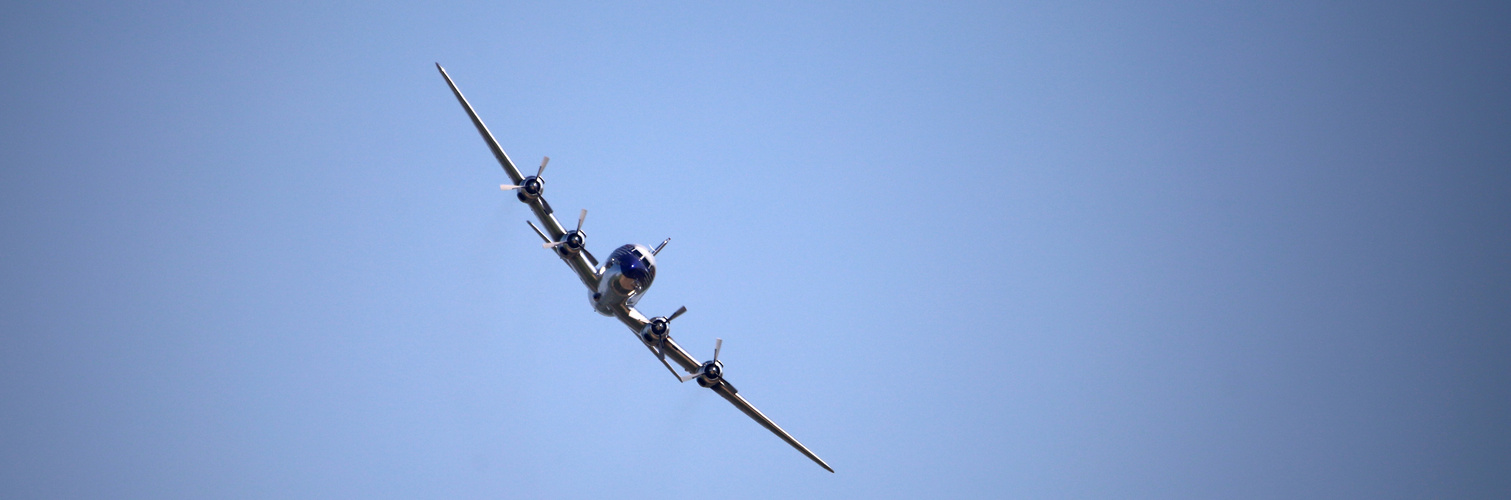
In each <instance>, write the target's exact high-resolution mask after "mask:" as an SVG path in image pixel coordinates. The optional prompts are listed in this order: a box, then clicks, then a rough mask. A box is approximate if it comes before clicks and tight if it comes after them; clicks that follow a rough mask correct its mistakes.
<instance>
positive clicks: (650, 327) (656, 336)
mask: <svg viewBox="0 0 1511 500" xmlns="http://www.w3.org/2000/svg"><path fill="white" fill-rule="evenodd" d="M671 333H672V329H671V325H670V324H669V321H668V320H667V319H666V316H657V317H654V318H651V320H650V322H647V323H646V324H645V327H644V328H641V329H640V338H641V339H643V340H645V343H647V344H651V345H659V344H660V343H661V341H662V340H664V339H666V337H667V336H668V335H671Z"/></svg>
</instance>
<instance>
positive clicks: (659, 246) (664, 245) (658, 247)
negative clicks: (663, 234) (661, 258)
mask: <svg viewBox="0 0 1511 500" xmlns="http://www.w3.org/2000/svg"><path fill="white" fill-rule="evenodd" d="M671 242H672V239H671V238H667V239H666V241H663V242H661V244H660V245H656V249H655V250H651V255H656V254H658V253H661V249H662V248H666V244H667V243H671Z"/></svg>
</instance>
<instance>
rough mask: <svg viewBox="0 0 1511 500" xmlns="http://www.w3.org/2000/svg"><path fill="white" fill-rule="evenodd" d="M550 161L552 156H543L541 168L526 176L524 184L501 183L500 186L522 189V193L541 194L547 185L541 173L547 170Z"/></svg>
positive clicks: (504, 188)
mask: <svg viewBox="0 0 1511 500" xmlns="http://www.w3.org/2000/svg"><path fill="white" fill-rule="evenodd" d="M550 162H551V157H549V156H546V157H543V158H542V159H541V160H540V169H538V170H536V171H535V175H532V176H530V177H526V178H525V181H524V182H525V183H524V184H500V185H499V186H498V188H499V189H501V190H504V191H510V190H520V191H521V194H528V195H530V196H540V192H541V190H542V189H544V188H545V186H543V184H545V180H544V179H541V178H540V174H543V173H545V172H546V164H547V163H550Z"/></svg>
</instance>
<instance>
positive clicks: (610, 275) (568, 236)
mask: <svg viewBox="0 0 1511 500" xmlns="http://www.w3.org/2000/svg"><path fill="white" fill-rule="evenodd" d="M435 69H437V70H439V71H440V72H441V77H442V78H445V79H446V85H449V86H450V87H451V93H453V94H456V100H457V102H460V103H461V104H462V109H465V110H467V116H469V117H471V118H472V124H473V125H474V126H476V127H477V132H478V134H481V135H482V136H483V141H484V142H487V143H488V149H491V150H493V157H494V158H497V159H498V163H499V164H500V165H502V166H503V167H504V173H505V174H508V176H509V180H510V181H511V182H513V184H504V185H501V186H499V188H500V189H502V190H504V191H514V195H515V197H516V198H518V199H519V201H520V202H523V203H524V204H525V205H528V206H529V207H530V211H531V212H534V213H535V217H536V218H537V219H539V220H540V226H536V225H535V223H533V222H530V221H528V220H526V221H525V223H526V224H529V225H530V228H531V229H534V230H535V234H536V235H539V236H540V239H541V240H543V241H544V242H545V243H544V244H543V245H542V246H543V247H545V248H546V249H549V250H552V251H554V252H555V253H556V256H557V257H561V260H562V261H564V262H566V263H567V267H570V268H572V271H573V272H574V273H576V274H577V278H578V279H580V280H582V284H584V285H587V287H588V302H589V303H590V304H591V305H592V306H593V310H594V311H596V312H598V314H602V315H604V316H612V317H615V318H618V319H619V321H620V322H622V323H624V325H625V326H627V327H629V328H630V331H631V332H633V333H634V334H635V337H636V338H638V339H640V342H641V343H642V344H644V345H645V347H646V349H649V350H650V352H651V354H653V355H655V356H656V358H657V359H659V360H661V364H663V365H666V369H667V370H668V371H671V373H672V376H673V377H676V378H677V380H678V381H679V382H687V381H691V380H696V381H697V382H698V385H699V386H702V387H706V388H708V389H711V390H713V391H714V393H717V394H718V395H719V396H721V397H723V398H724V399H726V400H728V401H729V402H730V403H731V404H733V405H735V408H739V409H740V411H742V412H744V413H745V415H748V416H749V417H750V418H752V419H754V420H755V421H756V422H757V423H759V424H761V425H762V426H763V427H766V429H767V430H770V431H771V432H772V433H773V434H776V435H777V437H780V438H782V440H783V441H786V442H787V444H789V445H792V447H793V448H796V449H797V451H800V452H802V453H803V455H805V456H807V457H808V458H810V459H812V460H813V461H814V462H815V463H817V464H818V465H819V466H820V467H823V468H824V470H827V471H829V472H830V473H833V472H834V469H833V468H831V467H829V464H827V463H825V462H824V460H823V459H821V458H819V457H818V455H814V454H813V452H812V451H809V450H808V447H807V446H803V443H799V442H798V440H797V439H795V438H793V437H792V435H791V434H788V433H787V431H785V430H782V428H781V427H780V426H778V425H777V424H776V422H773V421H771V419H770V418H768V417H766V415H765V414H763V413H761V411H760V410H757V409H756V407H755V406H753V405H751V404H750V402H749V401H746V400H745V397H744V396H741V395H740V391H738V390H736V389H735V386H733V385H730V383H729V380H726V379H725V378H724V363H723V362H721V361H719V350H720V349H721V348H722V347H723V346H724V339H716V340H715V341H714V357H713V359H711V360H708V361H698V360H697V358H694V357H693V356H692V355H691V354H688V353H687V351H686V350H684V349H682V346H679V345H677V342H676V341H674V340H672V336H671V323H672V321H673V320H675V319H677V317H678V316H681V315H682V314H683V313H686V312H687V307H686V306H683V307H681V308H678V309H677V311H676V312H673V313H672V314H671V316H657V317H654V318H646V317H645V315H643V314H641V313H640V311H637V310H635V304H636V303H638V302H639V301H640V298H641V297H644V296H645V292H646V290H648V289H649V288H650V287H651V282H652V281H655V279H656V254H659V253H661V249H662V248H665V247H666V244H667V243H669V242H671V238H667V239H666V240H665V241H662V242H661V244H660V245H656V248H655V249H651V248H647V247H645V246H643V245H637V244H628V245H623V246H621V247H619V248H616V249H614V251H613V253H610V254H609V258H608V261H607V262H606V263H599V261H598V259H596V258H594V257H593V253H592V252H589V251H588V249H587V246H586V244H587V234H586V233H584V232H583V231H582V223H583V221H584V220H586V219H587V216H588V211H587V210H583V211H582V212H581V213H579V214H578V216H577V227H576V228H575V229H572V230H571V231H568V230H566V228H564V227H562V225H561V223H560V222H557V221H556V216H555V215H554V214H553V212H552V211H551V204H549V203H546V199H545V198H544V197H542V194H543V193H544V191H545V179H544V178H542V177H541V174H544V173H545V171H546V164H547V163H549V162H550V161H551V158H550V157H545V158H544V159H542V160H541V161H540V168H537V169H536V170H535V175H531V176H525V175H523V174H522V173H520V171H519V168H517V167H515V166H514V162H513V161H512V160H510V159H509V155H508V154H507V153H504V149H503V148H502V147H499V145H498V141H497V140H494V138H493V133H492V132H489V131H488V127H487V126H486V125H483V120H482V119H481V118H478V116H477V112H476V111H473V110H472V105H471V104H468V103H467V98H465V97H462V91H461V90H459V89H457V88H456V83H455V82H453V81H451V75H448V74H446V68H442V67H441V63H436V65H435ZM541 226H543V227H544V228H545V229H544V230H542V229H541ZM668 359H670V360H671V361H672V362H675V363H676V364H677V365H678V366H680V367H682V369H683V370H684V371H685V372H687V373H686V374H685V375H684V374H680V373H677V370H676V369H675V368H672V365H671V363H669V362H667V360H668Z"/></svg>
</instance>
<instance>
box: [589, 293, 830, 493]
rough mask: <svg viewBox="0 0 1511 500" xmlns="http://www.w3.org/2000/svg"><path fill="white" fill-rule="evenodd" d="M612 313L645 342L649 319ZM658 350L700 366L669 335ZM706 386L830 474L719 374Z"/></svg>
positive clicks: (691, 368) (687, 365) (691, 369)
mask: <svg viewBox="0 0 1511 500" xmlns="http://www.w3.org/2000/svg"><path fill="white" fill-rule="evenodd" d="M616 316H618V318H619V321H620V322H622V323H624V326H627V327H629V328H630V331H631V332H634V334H635V339H637V340H640V342H641V343H642V344H644V343H645V340H643V339H642V338H641V337H640V332H641V331H642V330H643V329H644V328H645V325H646V324H647V323H649V322H650V320H649V319H646V317H645V315H643V314H640V311H636V310H635V309H634V308H631V307H626V308H624V310H622V311H621V312H620V313H619V314H617V315H616ZM645 346H646V347H647V348H649V349H650V350H651V354H656V348H655V347H654V346H651V345H650V344H646V345H645ZM661 351H662V352H663V353H664V354H665V359H670V360H672V361H674V362H676V363H677V364H678V365H680V366H681V367H682V369H683V370H686V371H687V372H688V373H696V372H697V371H698V369H699V368H700V367H701V366H702V365H703V363H701V362H699V361H698V359H697V358H694V357H693V356H692V355H691V354H688V353H687V350H685V349H683V348H682V346H680V345H677V342H676V341H674V340H672V339H671V337H669V336H668V337H667V338H666V342H665V343H664V345H663V346H662V347H661ZM665 359H663V360H662V363H665V362H666V361H665ZM666 368H667V369H668V370H672V367H671V365H667V367H666ZM672 375H673V376H677V377H678V380H679V381H680V380H681V377H680V376H679V375H678V374H677V371H676V370H672ZM709 388H710V389H713V391H714V392H716V393H718V394H719V396H721V397H723V398H724V399H725V400H728V401H729V403H730V404H733V405H735V408H739V409H740V411H742V412H744V413H745V415H746V416H749V417H750V418H751V419H752V420H755V421H756V423H759V424H761V426H762V427H765V428H766V430H769V431H771V433H772V434H776V435H777V437H779V438H782V440H783V441H786V442H787V444H789V445H792V447H793V448H796V449H797V451H799V452H802V453H803V455H804V456H807V457H808V459H810V460H813V462H814V463H817V464H818V465H819V466H820V467H823V468H824V470H827V471H829V472H830V473H833V472H834V469H833V468H831V467H829V464H828V463H825V462H824V459H822V458H819V457H818V455H814V454H813V452H812V451H810V450H808V447H807V446H803V443H800V442H798V440H797V438H794V437H792V435H791V434H788V433H787V431H786V430H783V429H782V427H781V426H779V425H777V424H776V422H773V421H771V419H770V418H768V417H767V416H766V414H764V413H761V410H757V409H756V407H755V405H752V404H750V402H749V401H746V400H745V397H743V396H741V395H740V391H739V390H737V389H735V387H734V385H732V384H730V383H729V381H728V380H725V379H724V378H723V377H720V379H719V382H718V383H717V384H714V385H713V386H712V387H709Z"/></svg>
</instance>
